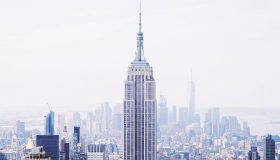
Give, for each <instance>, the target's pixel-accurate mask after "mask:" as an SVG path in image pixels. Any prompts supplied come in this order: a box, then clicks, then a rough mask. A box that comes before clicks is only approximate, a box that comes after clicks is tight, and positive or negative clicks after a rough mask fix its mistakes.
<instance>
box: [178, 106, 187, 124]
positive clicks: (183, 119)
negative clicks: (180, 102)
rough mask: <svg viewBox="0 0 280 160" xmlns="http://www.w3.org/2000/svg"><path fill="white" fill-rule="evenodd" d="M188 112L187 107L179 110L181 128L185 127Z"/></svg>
mask: <svg viewBox="0 0 280 160" xmlns="http://www.w3.org/2000/svg"><path fill="white" fill-rule="evenodd" d="M188 115H189V111H188V108H187V107H181V108H179V124H180V126H181V127H185V126H186V125H187V123H188Z"/></svg>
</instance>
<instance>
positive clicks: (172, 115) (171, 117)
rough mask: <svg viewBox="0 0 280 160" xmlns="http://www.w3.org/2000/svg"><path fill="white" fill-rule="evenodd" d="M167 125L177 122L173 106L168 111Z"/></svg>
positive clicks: (175, 109) (175, 110)
mask: <svg viewBox="0 0 280 160" xmlns="http://www.w3.org/2000/svg"><path fill="white" fill-rule="evenodd" d="M168 118H169V123H172V124H175V123H176V122H177V107H176V106H173V107H172V109H171V110H170V111H169V116H168Z"/></svg>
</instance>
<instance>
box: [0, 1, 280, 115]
mask: <svg viewBox="0 0 280 160" xmlns="http://www.w3.org/2000/svg"><path fill="white" fill-rule="evenodd" d="M138 7H139V3H138V0H121V1H116V0H59V1H57V0H48V1H41V0H24V1H23V0H8V1H0V74H1V76H0V106H1V110H10V109H13V110H17V109H32V108H34V109H39V110H41V109H44V110H47V107H46V102H48V103H50V104H51V105H52V106H53V107H54V108H56V109H57V110H62V111H63V110H68V108H69V107H70V108H71V107H72V109H73V108H74V109H75V110H79V109H90V108H93V107H96V106H98V105H100V104H101V103H103V102H104V101H109V102H111V104H115V103H122V101H123V94H124V80H125V78H126V74H127V67H128V66H129V64H130V62H131V61H132V60H133V59H134V55H135V54H134V52H135V50H136V33H137V30H138V28H137V27H138V10H139V9H138ZM142 8H143V32H144V39H145V40H144V49H145V57H146V59H147V60H148V61H149V62H150V64H151V65H152V66H153V69H154V74H155V78H156V82H157V96H158V97H159V95H160V94H163V95H165V96H166V97H167V101H168V105H169V106H171V105H178V106H184V105H186V103H187V82H188V80H189V79H190V69H192V72H193V80H194V81H195V83H196V91H197V93H196V96H197V107H210V106H219V107H235V106H237V107H242V106H246V107H280V101H279V99H280V94H279V92H280V84H279V83H280V63H279V60H280V56H279V54H280V21H279V15H280V9H279V8H280V1H279V0H153V1H148V0H143V6H142ZM2 108H3V109H2Z"/></svg>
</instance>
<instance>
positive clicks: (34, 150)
mask: <svg viewBox="0 0 280 160" xmlns="http://www.w3.org/2000/svg"><path fill="white" fill-rule="evenodd" d="M23 159H24V160H32V159H33V160H50V158H49V157H47V156H46V155H45V151H44V150H43V147H42V146H40V147H36V145H35V144H34V141H33V139H32V136H30V137H29V138H28V139H27V144H26V145H25V149H24V158H23Z"/></svg>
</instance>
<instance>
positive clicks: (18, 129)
mask: <svg viewBox="0 0 280 160" xmlns="http://www.w3.org/2000/svg"><path fill="white" fill-rule="evenodd" d="M16 133H17V136H19V137H20V136H23V135H24V133H25V123H24V122H21V121H17V124H16Z"/></svg>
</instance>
